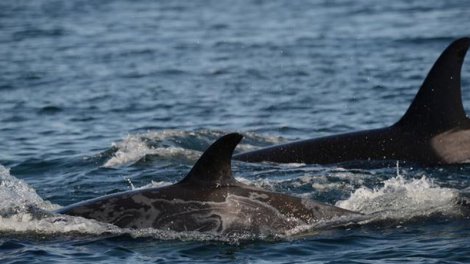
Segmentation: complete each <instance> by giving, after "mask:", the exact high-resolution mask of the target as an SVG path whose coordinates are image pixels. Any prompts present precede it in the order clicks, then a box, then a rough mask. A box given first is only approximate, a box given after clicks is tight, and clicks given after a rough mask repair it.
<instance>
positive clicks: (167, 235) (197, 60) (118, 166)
mask: <svg viewBox="0 0 470 264" xmlns="http://www.w3.org/2000/svg"><path fill="white" fill-rule="evenodd" d="M469 35H470V2H469V1H466V0H452V1H417V0H416V1H415V0H412V1H409V0H406V1H405V0H397V1H374V2H373V1H366V0H358V1H347V0H337V1H336V0H335V1H326V0H325V1H263V0H241V1H225V0H222V1H220V0H218V1H215V0H214V1H151V0H138V1H130V0H127V1H125V0H122V1H84V0H83V1H81V0H77V1H55V0H34V1H30V0H4V1H1V2H0V124H1V125H0V262H1V263H90V262H93V263H116V262H124V263H153V262H182V263H184V262H203V263H209V262H217V263H227V262H234V263H403V262H412V263H469V262H470V238H469V237H470V221H469V216H470V213H469V208H468V206H467V207H465V206H459V205H458V203H459V202H461V201H462V199H467V201H468V200H469V199H470V165H459V166H445V167H432V168H427V167H422V166H419V165H412V164H407V165H404V164H400V163H397V164H393V165H390V166H382V165H379V164H374V163H363V164H361V166H357V167H356V166H352V167H350V166H344V164H332V165H328V166H320V165H305V164H284V165H278V164H268V163H265V164H247V163H242V162H234V163H233V170H234V173H235V175H236V177H237V179H238V180H240V181H243V182H245V183H248V184H252V185H255V186H259V187H262V188H266V189H269V190H274V191H279V192H283V193H289V194H292V195H296V196H302V197H309V198H312V199H316V200H319V201H322V202H326V203H330V204H335V205H337V206H340V207H343V208H347V209H351V210H356V211H359V212H363V213H367V214H373V215H375V216H376V217H375V218H376V219H375V220H377V221H373V222H370V221H364V222H361V223H357V224H354V225H339V226H337V227H335V228H331V227H332V225H335V223H328V222H326V223H322V224H323V228H321V227H320V228H317V229H315V228H314V229H312V230H308V232H304V231H305V230H303V231H300V230H299V231H298V232H295V231H294V232H292V233H289V234H279V235H274V236H259V237H252V236H249V237H223V236H217V235H211V234H201V233H189V232H188V233H184V232H183V233H175V232H168V231H163V230H151V229H150V230H149V229H147V230H126V229H120V228H117V227H115V226H112V225H107V224H103V223H99V222H96V221H91V220H86V219H82V218H77V217H67V216H60V215H55V214H52V213H50V211H51V210H54V209H57V208H60V207H62V206H64V205H68V204H71V203H74V202H78V201H82V200H85V199H90V198H94V197H98V196H102V195H106V194H111V193H115V192H119V191H125V190H131V189H135V188H144V187H151V186H163V185H167V184H171V183H175V182H177V181H178V180H180V179H181V178H182V177H184V176H185V175H186V173H187V172H188V171H189V169H190V168H191V166H192V164H193V163H194V162H195V161H196V160H197V158H198V157H199V156H200V154H201V153H202V151H203V150H204V149H205V148H207V147H208V146H209V144H210V143H212V142H213V141H214V140H215V139H217V138H218V137H220V136H222V135H224V134H225V133H229V132H239V133H242V134H243V135H244V136H245V138H244V140H243V141H242V143H241V144H240V145H239V146H238V148H237V150H236V151H237V152H241V151H247V150H251V149H256V148H258V147H261V146H269V145H272V144H279V143H283V142H289V141H292V140H297V139H307V138H312V137H319V136H326V135H331V134H334V133H341V132H350V131H355V130H362V129H369V128H378V127H383V126H387V125H390V124H392V123H393V122H395V121H397V120H398V119H399V118H400V117H401V115H402V114H403V113H404V112H405V111H406V109H407V107H408V105H409V104H410V102H411V100H412V99H413V97H414V95H415V94H416V92H417V90H418V88H419V86H420V84H421V82H422V81H423V79H424V77H425V76H426V74H427V71H428V70H429V69H430V67H431V66H432V64H433V62H434V60H435V59H437V57H438V56H439V54H440V52H441V51H442V50H443V49H444V48H445V47H446V46H447V45H448V44H449V43H450V42H451V41H453V40H454V39H456V38H458V37H462V36H469ZM468 61H470V59H467V62H466V63H465V64H464V67H463V71H462V87H463V92H462V94H463V100H464V105H465V107H466V109H467V110H470V90H469V89H470V63H469V62H468ZM325 227H326V228H325Z"/></svg>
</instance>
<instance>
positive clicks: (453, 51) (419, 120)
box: [396, 38, 470, 132]
mask: <svg viewBox="0 0 470 264" xmlns="http://www.w3.org/2000/svg"><path fill="white" fill-rule="evenodd" d="M469 45H470V38H461V39H458V40H455V41H454V42H452V43H451V44H450V45H449V46H448V47H447V49H445V50H444V52H442V54H441V56H440V57H439V58H438V59H437V61H436V62H435V63H434V66H433V67H432V68H431V70H430V71H429V73H428V76H427V77H426V79H425V80H424V82H423V84H422V86H421V88H420V90H419V92H418V94H417V95H416V97H415V99H414V100H413V103H412V104H411V105H410V107H409V108H408V110H407V111H406V113H405V115H404V116H403V117H402V118H401V119H400V121H398V123H397V124H396V125H397V126H408V127H409V126H411V127H413V126H414V127H417V128H419V129H422V130H424V129H426V130H427V131H433V132H440V131H444V130H447V129H449V128H452V127H457V126H459V125H462V124H463V123H464V122H466V120H467V118H466V115H465V110H464V108H463V105H462V96H461V88H460V75H461V70H462V64H463V61H464V58H465V54H466V53H467V50H468V47H469Z"/></svg>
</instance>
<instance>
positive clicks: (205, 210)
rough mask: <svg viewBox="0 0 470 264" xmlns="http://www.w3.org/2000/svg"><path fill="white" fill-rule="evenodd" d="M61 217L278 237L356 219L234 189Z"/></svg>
mask: <svg viewBox="0 0 470 264" xmlns="http://www.w3.org/2000/svg"><path fill="white" fill-rule="evenodd" d="M59 213H63V214H68V215H74V216H82V217H85V218H90V219H95V220H98V221H101V222H107V223H111V224H114V225H117V226H119V227H127V228H156V229H165V230H166V229H168V230H174V231H201V232H215V233H230V232H241V231H248V232H254V233H261V232H282V231H286V230H289V229H292V228H294V227H296V226H299V225H303V224H312V223H315V221H318V220H322V219H331V218H334V217H339V216H342V215H354V214H356V213H353V212H350V211H347V210H344V209H341V208H338V207H334V206H331V205H326V204H322V203H318V202H315V201H312V200H309V199H303V198H298V197H293V196H288V195H285V194H280V193H274V192H268V191H265V190H262V189H259V188H255V187H251V186H247V185H244V184H241V183H237V184H236V185H234V186H224V187H219V188H207V189H202V190H201V189H194V188H193V187H192V186H189V185H186V186H185V184H176V185H172V186H168V187H163V188H152V189H146V190H138V191H132V192H126V193H119V194H114V195H110V196H105V197H102V198H98V199H94V200H90V201H87V202H84V203H81V204H76V205H73V206H71V207H65V208H63V209H61V210H60V211H59Z"/></svg>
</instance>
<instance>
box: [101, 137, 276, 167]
mask: <svg viewBox="0 0 470 264" xmlns="http://www.w3.org/2000/svg"><path fill="white" fill-rule="evenodd" d="M224 134H225V133H224V132H221V131H210V130H201V131H193V132H192V131H181V130H164V131H150V132H145V133H137V134H130V135H127V136H126V137H125V138H124V139H123V140H122V141H121V142H119V143H113V144H112V149H115V152H114V154H113V155H112V156H111V158H110V159H109V160H107V161H106V162H105V163H104V164H103V167H105V168H114V167H119V166H126V165H129V164H133V163H135V162H137V161H139V160H142V159H143V158H145V157H146V156H148V155H155V156H158V157H161V158H163V159H179V160H183V161H184V162H188V163H193V162H195V161H196V160H197V159H198V158H199V156H200V155H201V153H202V151H204V149H205V148H207V147H208V146H209V145H210V144H211V143H212V142H213V141H214V140H216V139H217V138H219V137H221V136H223V135H224ZM245 138H246V140H244V141H245V142H246V143H242V144H239V145H238V148H237V149H238V151H249V150H253V149H255V148H257V147H256V146H255V145H253V144H256V145H260V144H261V145H267V144H277V143H279V142H280V141H281V138H280V137H273V136H264V137H263V136H259V135H257V134H254V133H246V134H245Z"/></svg>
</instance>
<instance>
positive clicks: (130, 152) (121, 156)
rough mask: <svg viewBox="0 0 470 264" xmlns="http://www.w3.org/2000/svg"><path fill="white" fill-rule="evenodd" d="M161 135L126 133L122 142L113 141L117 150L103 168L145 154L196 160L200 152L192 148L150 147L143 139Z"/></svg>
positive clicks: (111, 166) (134, 159)
mask: <svg viewBox="0 0 470 264" xmlns="http://www.w3.org/2000/svg"><path fill="white" fill-rule="evenodd" d="M158 137H161V135H160V134H158V133H154V132H152V133H147V134H137V135H128V136H127V137H126V138H125V139H124V140H123V141H122V142H120V143H113V147H116V148H117V149H118V150H117V151H116V153H114V155H113V157H112V158H111V159H109V160H108V161H106V163H105V164H103V167H105V168H113V167H118V166H124V165H128V164H131V163H134V162H136V161H139V160H140V159H142V158H143V157H145V156H146V155H159V156H163V157H165V158H184V159H189V160H196V159H197V158H198V157H199V156H200V155H201V153H200V152H198V151H194V150H187V149H183V148H179V147H152V146H149V145H148V144H147V143H146V142H145V141H144V139H145V138H151V139H156V138H158Z"/></svg>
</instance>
